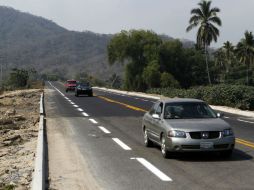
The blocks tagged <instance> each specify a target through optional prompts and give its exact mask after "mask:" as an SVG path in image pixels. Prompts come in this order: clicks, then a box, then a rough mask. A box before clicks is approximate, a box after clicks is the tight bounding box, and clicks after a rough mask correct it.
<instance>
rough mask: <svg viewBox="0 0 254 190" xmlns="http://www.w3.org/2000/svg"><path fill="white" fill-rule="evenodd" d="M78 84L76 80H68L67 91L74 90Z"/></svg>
mask: <svg viewBox="0 0 254 190" xmlns="http://www.w3.org/2000/svg"><path fill="white" fill-rule="evenodd" d="M76 86H77V81H76V80H67V81H66V83H65V91H66V92H68V91H74V90H75V88H76Z"/></svg>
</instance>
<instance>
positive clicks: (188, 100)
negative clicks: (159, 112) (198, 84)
mask: <svg viewBox="0 0 254 190" xmlns="http://www.w3.org/2000/svg"><path fill="white" fill-rule="evenodd" d="M159 101H162V102H164V103H174V102H204V101H203V100H199V99H194V98H162V99H160V100H159Z"/></svg>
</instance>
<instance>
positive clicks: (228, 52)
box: [223, 41, 234, 73]
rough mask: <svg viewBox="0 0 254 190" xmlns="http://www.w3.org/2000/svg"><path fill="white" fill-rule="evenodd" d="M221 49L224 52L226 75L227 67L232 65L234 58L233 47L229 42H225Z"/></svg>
mask: <svg viewBox="0 0 254 190" xmlns="http://www.w3.org/2000/svg"><path fill="white" fill-rule="evenodd" d="M223 49H224V50H225V58H226V64H225V68H226V73H228V72H229V67H230V66H231V65H232V59H233V56H234V46H233V44H232V43H231V42H229V41H226V42H225V43H224V44H223Z"/></svg>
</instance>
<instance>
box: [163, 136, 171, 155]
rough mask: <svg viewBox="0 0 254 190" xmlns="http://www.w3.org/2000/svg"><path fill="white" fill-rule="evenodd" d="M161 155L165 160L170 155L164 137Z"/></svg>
mask: <svg viewBox="0 0 254 190" xmlns="http://www.w3.org/2000/svg"><path fill="white" fill-rule="evenodd" d="M161 154H162V156H163V157H164V158H168V157H169V153H168V151H167V148H166V139H165V136H164V135H162V137H161Z"/></svg>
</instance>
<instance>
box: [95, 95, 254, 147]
mask: <svg viewBox="0 0 254 190" xmlns="http://www.w3.org/2000/svg"><path fill="white" fill-rule="evenodd" d="M97 97H98V98H101V99H103V100H105V101H107V102H111V103H115V104H120V105H122V106H124V107H127V108H129V109H132V110H135V111H141V112H147V110H144V109H142V108H139V107H136V106H132V105H129V104H125V103H122V102H118V101H116V100H112V99H110V98H106V97H104V96H97ZM235 141H236V142H237V143H239V144H242V145H245V146H248V147H251V148H254V143H253V142H250V141H246V140H243V139H240V138H236V139H235Z"/></svg>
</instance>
